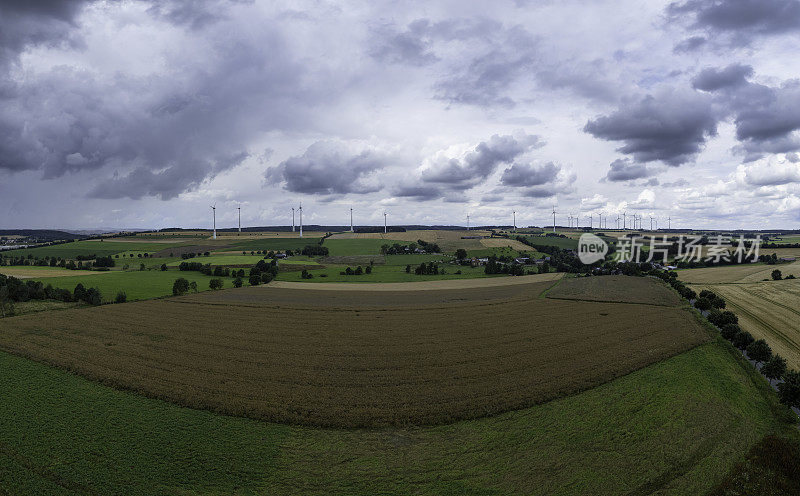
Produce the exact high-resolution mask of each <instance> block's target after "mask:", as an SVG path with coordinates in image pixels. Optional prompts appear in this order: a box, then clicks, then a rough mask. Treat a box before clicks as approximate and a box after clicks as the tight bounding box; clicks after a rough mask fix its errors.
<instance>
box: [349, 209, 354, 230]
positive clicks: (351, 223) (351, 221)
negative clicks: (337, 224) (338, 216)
mask: <svg viewBox="0 0 800 496" xmlns="http://www.w3.org/2000/svg"><path fill="white" fill-rule="evenodd" d="M350 232H355V231H354V230H353V207H350Z"/></svg>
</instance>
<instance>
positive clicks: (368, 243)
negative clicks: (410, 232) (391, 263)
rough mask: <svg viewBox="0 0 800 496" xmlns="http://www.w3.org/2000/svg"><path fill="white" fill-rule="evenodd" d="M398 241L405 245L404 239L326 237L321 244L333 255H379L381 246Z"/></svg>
mask: <svg viewBox="0 0 800 496" xmlns="http://www.w3.org/2000/svg"><path fill="white" fill-rule="evenodd" d="M394 243H399V244H401V245H407V244H409V243H408V242H405V241H394V240H391V239H373V238H365V239H326V240H325V242H324V243H323V245H322V246H324V247H326V248H328V250H329V251H330V254H331V255H333V256H340V255H380V253H381V246H383V245H392V244H394Z"/></svg>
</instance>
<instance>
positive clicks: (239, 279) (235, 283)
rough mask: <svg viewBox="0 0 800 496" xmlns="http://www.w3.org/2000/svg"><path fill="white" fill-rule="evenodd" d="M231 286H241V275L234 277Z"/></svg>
mask: <svg viewBox="0 0 800 496" xmlns="http://www.w3.org/2000/svg"><path fill="white" fill-rule="evenodd" d="M233 287H234V288H241V287H242V278H241V277H237V278H236V279H234V280H233Z"/></svg>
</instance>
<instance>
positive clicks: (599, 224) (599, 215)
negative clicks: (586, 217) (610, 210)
mask: <svg viewBox="0 0 800 496" xmlns="http://www.w3.org/2000/svg"><path fill="white" fill-rule="evenodd" d="M597 228H598V229H602V228H603V214H602V213H600V212H597Z"/></svg>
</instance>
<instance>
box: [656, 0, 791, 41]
mask: <svg viewBox="0 0 800 496" xmlns="http://www.w3.org/2000/svg"><path fill="white" fill-rule="evenodd" d="M667 14H668V15H669V17H670V18H671V19H673V20H676V21H679V22H682V21H685V20H686V19H687V18H689V19H691V21H690V26H691V27H692V28H695V29H703V30H707V31H709V32H711V33H716V34H725V35H728V36H729V37H730V41H731V42H732V43H733V44H739V45H741V44H747V43H749V42H750V41H751V40H752V38H753V37H754V36H759V35H775V34H783V33H789V32H793V31H797V30H798V29H800V1H798V0H688V1H685V2H673V3H671V4H670V5H669V6H668V7H667Z"/></svg>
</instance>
